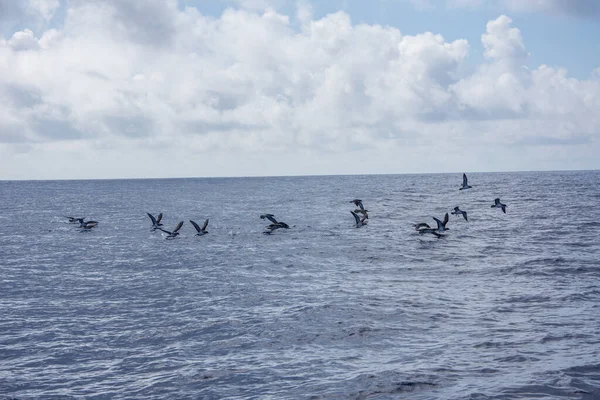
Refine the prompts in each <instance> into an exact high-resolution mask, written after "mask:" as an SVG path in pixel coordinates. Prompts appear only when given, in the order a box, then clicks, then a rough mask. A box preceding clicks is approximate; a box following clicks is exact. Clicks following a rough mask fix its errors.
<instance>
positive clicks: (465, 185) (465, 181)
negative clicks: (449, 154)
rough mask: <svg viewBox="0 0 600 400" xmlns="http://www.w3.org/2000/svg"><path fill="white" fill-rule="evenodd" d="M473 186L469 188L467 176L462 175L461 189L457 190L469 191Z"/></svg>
mask: <svg viewBox="0 0 600 400" xmlns="http://www.w3.org/2000/svg"><path fill="white" fill-rule="evenodd" d="M472 187H473V186H469V181H468V180H467V174H463V184H462V187H461V188H460V189H458V190H464V189H471V188H472Z"/></svg>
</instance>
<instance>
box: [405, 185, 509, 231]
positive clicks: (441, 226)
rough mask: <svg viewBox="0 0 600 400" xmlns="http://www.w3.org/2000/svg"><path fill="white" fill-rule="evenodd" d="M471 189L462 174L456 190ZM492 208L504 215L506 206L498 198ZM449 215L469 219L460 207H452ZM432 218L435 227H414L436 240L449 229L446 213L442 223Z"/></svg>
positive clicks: (424, 224)
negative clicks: (429, 234) (459, 184)
mask: <svg viewBox="0 0 600 400" xmlns="http://www.w3.org/2000/svg"><path fill="white" fill-rule="evenodd" d="M472 187H473V186H469V180H468V179H467V174H463V183H462V186H461V187H460V188H459V189H458V190H466V189H471V188H472ZM492 208H501V209H502V212H503V213H504V214H506V204H503V203H501V202H500V198H496V199H494V204H492ZM451 214H452V215H462V216H463V218H464V219H465V221H469V219H468V218H467V212H466V211H463V210H461V209H460V207H458V206H457V207H454V211H452V212H451ZM432 218H433V219H434V220H435V222H436V224H437V227H435V228H432V227H430V226H429V224H426V223H425V222H420V223H418V224H415V225H414V227H415V230H416V231H417V232H419V233H420V234H425V233H431V234H432V235H435V236H436V237H438V238H440V237H442V236H444V235H443V233H444V232H445V231H448V230H450V229H449V228H446V224H447V223H448V220H449V217H448V213H446V215H444V220H443V221H440V220H439V219H437V218H436V217H432Z"/></svg>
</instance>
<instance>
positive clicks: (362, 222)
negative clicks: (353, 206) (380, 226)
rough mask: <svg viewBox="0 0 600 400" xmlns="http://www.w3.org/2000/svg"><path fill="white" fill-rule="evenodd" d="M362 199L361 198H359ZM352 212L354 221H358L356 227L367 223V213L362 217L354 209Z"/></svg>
mask: <svg viewBox="0 0 600 400" xmlns="http://www.w3.org/2000/svg"><path fill="white" fill-rule="evenodd" d="M359 201H360V200H359ZM350 213H351V214H352V216H353V217H354V221H356V227H357V228H360V227H361V226H363V225H366V224H367V221H366V219H367V218H368V216H367V214H366V213H365V215H364V216H363V217H362V219H361V218H360V217H359V216H358V214H357V213H355V212H354V211H350Z"/></svg>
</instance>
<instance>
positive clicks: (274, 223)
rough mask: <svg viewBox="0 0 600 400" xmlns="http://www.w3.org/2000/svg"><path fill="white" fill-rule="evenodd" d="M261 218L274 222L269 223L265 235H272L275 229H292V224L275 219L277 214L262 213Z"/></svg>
mask: <svg viewBox="0 0 600 400" xmlns="http://www.w3.org/2000/svg"><path fill="white" fill-rule="evenodd" d="M260 218H261V219H265V218H266V219H268V220H269V221H271V222H272V223H271V224H269V225H267V227H266V228H267V229H268V230H266V231H264V232H263V233H264V234H265V235H270V234H271V232H273V231H274V230H277V229H280V228H284V229H290V226H289V225H288V224H286V223H285V222H279V221H277V220H276V219H275V216H274V215H273V214H262V215H261V216H260Z"/></svg>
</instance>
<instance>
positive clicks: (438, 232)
mask: <svg viewBox="0 0 600 400" xmlns="http://www.w3.org/2000/svg"><path fill="white" fill-rule="evenodd" d="M432 218H433V219H434V220H435V222H436V223H437V228H425V227H422V228H420V229H419V233H420V234H424V233H431V234H433V235H435V236H437V237H438V238H439V237H442V236H444V235H442V233H444V232H445V231H449V230H450V229H449V228H446V224H447V223H448V219H449V217H448V213H446V215H444V221H440V220H439V219H437V218H436V217H432Z"/></svg>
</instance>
